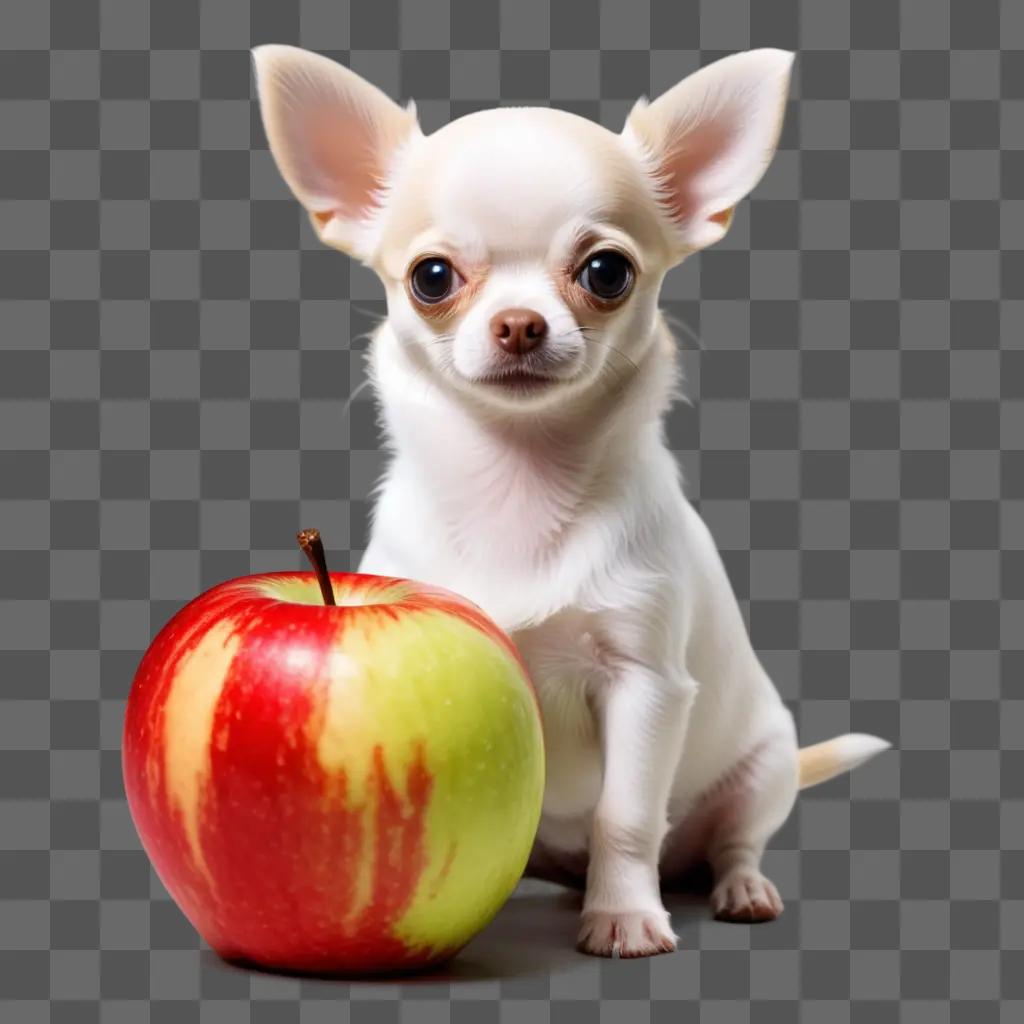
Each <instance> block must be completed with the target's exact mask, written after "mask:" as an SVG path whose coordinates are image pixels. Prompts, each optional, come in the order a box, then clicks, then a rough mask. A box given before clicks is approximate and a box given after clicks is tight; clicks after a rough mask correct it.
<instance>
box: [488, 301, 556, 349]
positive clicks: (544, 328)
mask: <svg viewBox="0 0 1024 1024" xmlns="http://www.w3.org/2000/svg"><path fill="white" fill-rule="evenodd" d="M547 334H548V322H547V320H545V319H544V317H542V316H541V315H540V313H538V312H536V311H535V310H532V309H503V310H501V311H500V312H498V313H495V314H494V316H492V317H491V337H492V338H493V339H494V341H495V343H496V344H498V345H500V346H501V347H502V348H503V349H504V350H505V351H506V352H511V353H512V355H516V356H521V355H525V354H526V353H527V352H532V351H533V350H534V349H535V348H536V347H537V346H538V345H539V344H540V343H541V342H542V341H543V340H544V339H545V338H546V337H547Z"/></svg>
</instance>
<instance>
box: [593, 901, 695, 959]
mask: <svg viewBox="0 0 1024 1024" xmlns="http://www.w3.org/2000/svg"><path fill="white" fill-rule="evenodd" d="M676 939H677V936H676V934H675V933H674V932H673V931H672V927H671V925H670V923H669V916H668V913H667V912H666V911H664V910H661V911H657V912H654V911H650V910H628V911H619V912H616V911H610V910H584V911H583V914H582V915H581V920H580V934H579V939H578V941H577V948H579V949H580V950H581V951H582V952H584V953H590V954H591V955H593V956H620V957H627V956H654V955H655V954H656V953H671V952H672V950H674V949H675V948H676Z"/></svg>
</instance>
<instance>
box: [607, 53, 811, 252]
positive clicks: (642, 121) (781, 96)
mask: <svg viewBox="0 0 1024 1024" xmlns="http://www.w3.org/2000/svg"><path fill="white" fill-rule="evenodd" d="M792 64H793V54H792V53H789V52H788V51H786V50H774V49H763V50H750V51H748V52H746V53H734V54H732V55H731V56H729V57H723V58H722V59H721V60H718V61H715V62H714V63H713V64H709V65H707V67H703V68H701V69H700V70H699V71H695V72H694V73H693V74H692V75H690V76H688V77H687V78H685V79H683V81H681V82H680V83H679V84H678V85H674V86H673V87H672V88H671V89H669V90H668V92H666V93H663V94H662V95H661V96H659V97H658V98H657V99H656V100H654V101H653V102H652V103H648V102H647V100H645V99H640V100H638V101H637V103H636V105H635V106H634V107H633V109H632V111H631V112H630V115H629V117H628V118H627V119H626V125H625V127H624V128H623V131H622V134H623V138H624V139H625V140H626V141H627V142H628V143H629V144H630V145H632V146H634V147H635V148H636V149H637V150H639V152H640V155H641V157H642V159H643V161H644V163H645V164H646V166H647V168H648V169H649V171H650V172H651V174H652V175H653V177H654V179H655V182H656V187H657V192H658V195H659V199H660V200H661V203H662V205H663V207H664V209H665V210H666V212H667V213H668V216H669V219H670V220H671V221H672V224H673V228H672V231H673V235H674V238H673V241H674V243H675V245H676V246H677V247H678V250H679V252H680V254H685V253H686V252H688V251H692V250H694V249H702V248H704V247H705V246H707V245H711V244H713V243H714V242H717V241H718V240H719V239H720V238H721V237H722V236H723V235H724V234H725V232H726V231H727V230H728V228H729V222H730V221H731V220H732V212H733V207H735V205H736V204H737V203H738V202H739V201H740V200H741V199H742V198H743V197H744V196H745V195H746V194H747V193H748V192H750V190H751V189H753V187H754V186H755V185H756V184H757V183H758V182H759V181H760V180H761V177H762V175H763V174H764V172H765V170H766V169H767V167H768V164H769V163H770V162H771V159H772V156H773V155H774V154H775V148H776V146H777V145H778V142H779V134H780V132H781V131H782V119H783V115H784V113H785V109H786V96H787V93H788V91H789V76H790V69H791V68H792Z"/></svg>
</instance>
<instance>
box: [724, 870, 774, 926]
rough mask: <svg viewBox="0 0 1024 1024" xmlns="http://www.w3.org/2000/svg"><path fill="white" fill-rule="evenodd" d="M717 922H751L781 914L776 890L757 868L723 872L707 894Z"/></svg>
mask: <svg viewBox="0 0 1024 1024" xmlns="http://www.w3.org/2000/svg"><path fill="white" fill-rule="evenodd" d="M711 909H712V910H713V911H714V912H715V917H716V918H718V920H719V921H737V922H740V923H743V924H753V923H755V922H758V921H774V920H775V918H777V917H778V916H779V914H781V913H782V900H781V898H780V897H779V891H778V889H776V888H775V886H774V885H772V883H771V882H770V881H769V880H768V879H767V878H765V877H764V875H762V874H761V872H760V871H752V870H748V869H745V868H740V869H738V870H736V871H731V872H729V874H727V875H726V876H725V877H724V878H723V879H722V880H721V881H720V882H719V883H718V884H717V885H716V886H715V888H714V890H713V891H712V893H711Z"/></svg>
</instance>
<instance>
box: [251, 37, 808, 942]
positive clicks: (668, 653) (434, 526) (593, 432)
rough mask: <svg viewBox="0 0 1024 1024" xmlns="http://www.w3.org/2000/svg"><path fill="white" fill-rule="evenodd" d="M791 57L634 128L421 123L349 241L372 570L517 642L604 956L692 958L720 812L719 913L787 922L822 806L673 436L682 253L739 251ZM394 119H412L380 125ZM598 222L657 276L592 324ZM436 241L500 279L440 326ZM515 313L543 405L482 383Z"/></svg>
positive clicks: (707, 80) (557, 840)
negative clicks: (805, 813)
mask: <svg viewBox="0 0 1024 1024" xmlns="http://www.w3.org/2000/svg"><path fill="white" fill-rule="evenodd" d="M286 49H288V48H282V47H276V48H274V51H275V52H274V59H275V61H276V66H278V67H280V65H281V63H282V61H283V62H284V63H285V64H286V65H288V68H289V69H290V70H289V71H288V73H286V74H284V76H283V77H284V79H285V80H287V81H289V82H291V83H295V82H300V83H301V82H303V81H307V80H308V78H309V77H310V76H312V77H313V78H314V79H315V78H316V76H317V75H319V74H322V73H324V68H323V66H322V64H319V63H316V64H315V65H312V66H311V65H308V63H306V62H305V58H304V57H303V56H302V51H294V50H288V52H287V53H284V54H282V52H281V51H283V50H286ZM256 59H257V66H259V63H260V54H259V52H258V51H257V55H256ZM791 59H792V55H791V54H785V53H782V52H781V51H774V50H772V51H755V52H753V53H750V54H742V55H736V56H734V57H731V58H727V59H726V60H723V61H721V62H719V63H718V64H716V65H714V66H713V68H714V70H712V69H704V70H703V71H702V72H699V73H698V74H697V75H694V76H693V79H694V80H695V81H694V82H691V84H690V85H689V86H687V87H686V88H684V87H683V86H678V87H676V89H674V90H671V91H670V92H669V93H668V94H666V96H664V97H662V98H661V99H659V100H657V101H655V102H654V103H653V104H650V105H647V104H645V103H640V104H638V106H637V108H635V110H634V114H633V116H631V118H630V121H629V123H628V124H627V126H626V129H625V131H624V132H623V134H622V135H615V134H613V133H611V132H608V131H606V130H605V129H603V128H601V127H599V126H597V125H595V124H593V123H591V122H588V121H586V120H584V119H582V118H578V117H575V116H574V115H571V114H568V113H565V112H562V111H557V110H551V109H524V108H501V109H497V110H490V111H484V112H480V113H476V114H472V115H469V116H467V117H464V118H460V119H458V120H457V121H454V122H452V123H451V124H449V125H447V126H445V127H444V128H442V129H440V130H439V131H437V132H435V133H433V134H431V135H427V136H424V135H422V134H421V133H419V132H418V131H416V132H410V133H409V134H408V137H407V139H406V140H405V142H404V143H403V144H402V148H401V152H400V155H399V156H396V157H395V160H394V162H393V165H392V167H391V170H390V171H389V175H388V179H387V181H386V183H385V184H384V186H383V194H386V197H387V199H386V202H384V203H383V205H382V206H381V208H380V210H379V214H378V215H377V216H376V217H375V228H374V233H373V236H372V237H373V243H372V245H371V246H370V251H362V252H360V251H359V250H358V249H357V248H356V243H351V244H349V245H347V247H346V251H349V252H354V253H355V254H356V255H359V256H360V258H363V259H364V260H365V261H366V262H367V263H368V264H369V265H370V266H372V267H373V268H374V269H375V270H376V271H377V272H378V274H379V275H380V277H381V279H382V281H383V282H384V285H385V287H386V289H387V295H388V308H389V319H388V321H387V322H385V323H384V324H383V325H382V326H381V327H380V329H379V330H378V331H377V332H376V335H375V337H374V340H373V345H372V348H371V352H370V373H371V377H372V381H373V384H374V387H375V390H376V393H377V396H378V399H379V401H380V404H381V408H382V412H383V423H384V426H385V430H386V439H387V444H388V446H389V447H390V449H391V451H392V453H393V459H392V461H391V463H390V465H389V467H388V471H387V474H386V476H385V477H384V479H383V480H382V481H381V484H380V488H379V497H378V500H377V502H376V505H375V508H374V512H373V522H372V537H371V540H370V544H369V547H368V549H367V551H366V553H365V555H364V557H363V560H362V563H361V565H360V567H359V568H360V571H362V572H369V573H378V574H383V575H396V576H407V577H412V578H417V579H422V580H426V581H430V582H431V583H435V584H440V585H443V586H446V587H448V588H450V589H452V590H454V591H457V592H459V593H461V594H464V595H465V596H467V597H469V598H470V599H472V600H473V601H475V602H477V603H478V604H479V605H480V606H481V607H482V608H483V609H485V610H486V611H487V612H488V613H489V614H490V615H491V616H492V617H493V618H494V619H495V620H496V621H497V622H498V623H499V624H500V625H501V626H502V627H504V628H505V629H506V630H507V631H508V632H509V633H511V635H512V636H513V638H514V640H515V642H516V644H517V645H518V647H519V649H520V650H521V652H522V654H523V657H524V659H525V661H526V663H527V665H528V666H529V668H530V672H531V676H532V678H533V681H534V683H535V685H536V687H537V691H538V695H539V698H540V702H541V705H542V711H543V717H544V725H545V742H546V749H547V788H546V793H545V798H544V814H543V818H542V821H541V824H540V829H539V832H538V850H542V849H543V850H544V851H546V852H547V855H549V856H550V857H553V858H554V859H555V860H556V861H557V860H559V859H560V858H563V857H564V858H565V859H566V861H567V862H568V861H571V860H572V859H573V858H578V857H580V856H582V857H584V858H585V860H586V861H587V862H588V867H587V890H586V898H585V902H584V915H583V922H582V928H581V935H580V942H581V945H582V947H583V948H584V949H586V950H588V951H590V952H594V953H604V954H608V953H611V952H613V951H618V952H619V953H621V954H622V955H642V954H646V953H653V952H658V951H660V950H663V949H668V948H672V946H673V945H674V942H675V937H674V935H673V933H672V931H671V926H670V923H669V921H668V916H667V914H666V913H665V911H664V909H663V907H662V903H661V898H660V895H659V877H658V872H659V864H662V865H664V864H665V863H666V858H667V857H668V853H669V851H668V850H667V848H666V849H663V843H664V841H665V837H666V834H667V833H668V831H669V830H670V829H672V828H677V827H681V823H685V822H687V821H689V820H691V819H692V820H694V821H696V820H697V818H698V817H699V816H700V814H702V813H705V812H706V811H707V808H711V810H710V811H707V813H705V816H710V820H711V821H712V824H713V826H714V827H713V828H711V829H710V830H709V832H708V834H707V838H706V841H704V840H702V841H701V843H700V844H699V845H700V848H699V849H697V850H696V851H695V852H696V853H698V854H700V855H702V856H707V857H709V858H710V859H711V861H712V865H713V868H714V869H715V872H716V877H717V881H718V886H717V888H716V895H715V899H714V903H715V906H716V909H718V910H719V911H720V912H722V913H725V914H729V915H731V916H743V915H744V914H746V913H757V912H758V908H760V911H761V912H764V913H766V914H767V913H777V910H778V908H776V905H775V904H776V902H777V894H774V889H773V888H772V887H771V886H770V883H767V882H766V880H764V879H762V877H761V875H760V872H759V870H758V860H759V857H760V853H761V850H762V849H763V846H764V843H765V842H766V841H767V839H768V838H769V837H770V835H771V833H772V832H773V831H774V830H775V829H777V828H778V826H779V825H780V824H781V823H782V822H783V821H784V820H785V817H786V815H787V814H788V813H789V810H790V808H791V807H792V804H793V801H794V799H795V796H796V791H797V775H798V773H797V743H796V736H795V731H794V726H793V721H792V718H791V716H790V714H789V712H788V711H787V709H786V708H785V706H784V705H783V703H782V701H781V699H780V698H779V695H778V693H777V691H776V690H775V688H774V686H773V685H772V683H771V681H770V680H769V679H768V677H767V675H766V674H765V671H764V669H763V668H762V666H761V664H760V662H759V660H758V658H757V656H756V654H755V653H754V651H753V649H752V648H751V645H750V642H749V639H748V637H747V633H746V630H745V628H744V623H743V619H742V616H741V614H740V610H739V607H738V605H737V602H736V599H735V596H734V595H733V592H732V589H731V587H730V585H729V581H728V578H727V576H726V573H725V570H724V568H723V565H722V562H721V559H720V557H719V555H718V553H717V551H716V549H715V546H714V543H713V541H712V538H711V536H710V534H709V532H708V530H707V528H706V527H705V525H704V523H703V522H702V521H701V520H700V518H699V517H698V516H697V514H696V513H695V511H694V510H693V508H692V507H691V505H690V504H689V503H688V502H687V500H686V498H685V497H684V495H683V491H682V486H681V479H680V473H679V469H678V465H677V463H676V460H675V458H674V456H673V455H672V453H671V451H670V450H669V449H668V447H667V445H666V443H665V438H664V435H663V426H662V420H663V415H664V413H665V411H666V409H667V408H668V405H669V403H670V402H671V400H672V398H673V397H674V396H676V395H677V394H678V387H679V382H680V374H679V368H678V365H677V360H676V352H675V348H674V345H673V344H672V341H671V338H670V336H669V334H668V330H667V328H666V325H665V323H664V321H663V319H662V317H661V314H660V313H659V312H658V308H657V299H658V291H659V288H660V285H661V281H662V278H663V276H664V274H665V272H666V271H667V270H668V269H669V268H670V267H671V266H672V265H673V263H675V262H678V260H679V258H680V253H681V251H682V250H683V249H687V248H690V249H692V248H694V247H696V246H697V243H700V244H706V243H707V241H708V240H709V239H713V237H720V235H721V234H722V233H723V232H724V230H725V227H724V226H723V225H725V226H727V223H728V217H727V216H725V217H719V216H717V215H718V214H719V213H721V212H722V211H727V210H728V209H729V208H731V206H732V205H733V204H734V203H735V202H737V201H738V200H739V199H740V198H741V197H742V194H743V193H745V192H746V191H748V190H749V189H750V188H752V187H753V185H754V184H756V182H757V180H758V179H759V177H760V175H761V174H762V173H763V171H764V168H765V166H766V165H767V163H768V160H769V159H770V156H771V152H772V150H773V149H774V146H775V144H776V141H777V138H778V130H779V123H778V111H779V110H780V109H781V106H782V103H783V101H784V99H785V91H786V87H787V83H788V72H789V66H790V62H791ZM348 74H350V73H348V72H346V75H348ZM347 81H348V79H347V78H346V82H347ZM684 85H685V83H684ZM290 88H293V91H294V86H290ZM315 91H316V94H317V95H318V96H321V97H322V96H323V95H324V94H325V92H329V90H324V89H320V90H315ZM342 92H343V90H341V89H340V88H339V89H337V90H336V91H335V94H336V95H340V94H341V93H342ZM366 99H367V94H361V101H365V100H366ZM339 102H342V103H344V102H345V101H344V100H341V101H339ZM378 102H381V103H382V104H390V103H391V101H389V100H387V99H386V98H383V97H382V98H381V99H380V100H379V101H378ZM264 103H265V104H266V100H264ZM392 106H394V105H393V104H392ZM397 109H398V108H397V107H395V110H397ZM264 116H265V117H267V116H268V115H267V112H266V109H265V111H264ZM394 116H395V113H394V110H389V109H387V107H384V109H382V110H381V111H380V112H379V114H376V115H375V114H374V113H373V111H370V114H369V115H368V116H365V117H363V119H362V121H361V122H360V123H361V124H367V123H371V124H372V123H374V122H375V121H387V120H388V119H389V118H392V117H394ZM771 117H774V118H775V121H774V123H768V124H767V125H766V123H765V120H766V119H767V118H771ZM341 120H342V121H344V122H345V123H350V122H351V115H350V114H346V115H345V116H344V117H343V118H342V119H341ZM268 134H269V135H270V136H271V145H272V149H274V151H275V156H276V157H277V159H278V161H279V162H281V163H282V164H283V165H284V166H286V167H294V166H303V167H308V165H309V159H308V154H307V155H306V156H304V157H303V158H302V159H301V160H300V159H299V158H297V157H296V156H295V155H294V154H290V153H288V152H286V151H281V149H282V147H287V146H289V145H293V144H296V143H295V142H294V140H293V139H291V138H290V137H288V135H287V133H284V132H282V131H269V132H268ZM392 135H393V133H392ZM688 139H690V140H692V139H700V140H702V141H701V143H700V145H701V146H702V147H703V149H702V150H701V154H702V155H701V159H700V160H699V161H698V164H699V166H698V165H697V164H695V167H696V170H695V172H694V173H695V174H697V175H698V177H697V179H696V180H697V184H699V188H697V187H696V186H695V188H694V190H692V191H693V196H695V197H696V198H693V196H691V199H692V201H691V199H688V200H687V202H689V205H688V206H687V205H686V204H685V203H682V202H676V203H674V204H673V202H672V195H670V194H669V191H668V190H670V189H671V188H672V187H674V186H673V185H672V182H673V181H676V182H678V174H677V175H676V177H675V178H673V177H672V175H671V174H670V173H669V172H668V171H666V168H668V169H669V170H671V168H673V167H675V168H677V169H678V167H679V166H680V162H679V161H680V159H681V158H680V152H683V153H685V152H686V147H687V144H688V142H687V140H688ZM708 140H710V142H709V141H708ZM716 146H718V147H719V148H718V149H716V148H715V147H716ZM327 149H330V147H327ZM684 162H685V161H684ZM327 170H328V172H329V171H330V169H329V168H328V169H327ZM313 177H314V178H315V180H322V179H324V178H325V177H326V178H327V179H330V177H331V175H330V173H327V174H326V175H324V174H319V175H314V176H313ZM297 194H299V198H300V199H302V198H303V196H302V194H301V193H297ZM677 198H678V197H677ZM585 229H589V230H591V231H592V232H595V233H596V235H597V237H598V238H599V239H600V240H602V242H606V241H613V242H614V243H615V244H617V245H618V246H619V247H620V248H622V249H623V250H624V251H625V252H626V253H627V254H629V255H630V257H631V258H632V260H633V262H634V264H635V266H636V267H637V279H636V284H635V287H634V289H633V292H632V293H631V295H630V296H629V298H628V299H627V300H626V301H625V302H624V303H623V304H622V305H621V307H620V308H619V309H618V310H616V311H615V312H613V313H609V314H603V315H593V314H592V313H588V311H587V310H585V309H583V308H574V306H573V302H572V300H571V299H567V298H566V297H565V295H564V294H563V293H561V292H560V291H559V288H558V287H557V275H558V268H559V267H560V266H561V265H562V264H564V263H565V261H566V260H567V259H570V258H571V257H572V254H573V252H574V249H573V244H574V241H575V240H577V239H578V238H579V233H580V232H581V231H583V230H585ZM361 237H362V238H363V241H364V242H366V239H367V238H369V237H370V236H369V235H363V236H361ZM328 241H330V239H328ZM366 244H369V243H366ZM428 251H429V252H432V253H433V252H437V251H440V252H442V253H446V254H449V255H450V256H451V258H452V260H453V262H454V263H455V264H456V266H457V267H458V268H459V269H460V270H461V269H462V267H469V268H471V269H470V270H469V271H467V274H468V276H469V277H470V278H472V279H473V281H474V282H475V287H476V288H477V291H476V293H475V294H474V296H473V301H472V304H471V305H470V306H469V307H468V308H467V309H465V310H464V311H463V312H462V313H461V315H460V316H459V317H458V318H457V320H456V321H454V322H452V323H449V324H446V325H444V326H440V327H439V326H438V325H436V324H434V323H431V322H430V321H429V319H428V318H426V317H424V316H422V315H421V314H420V312H419V311H418V310H417V309H416V308H415V307H414V305H413V303H412V302H411V301H410V299H409V298H408V296H407V294H406V291H405V285H404V279H405V275H406V273H407V271H408V268H409V267H410V266H411V265H412V264H413V263H414V262H415V260H416V258H417V255H418V254H421V253H424V252H428ZM508 306H526V307H529V308H531V309H534V310H536V311H538V312H540V313H541V314H542V315H543V316H544V317H545V318H546V319H547V321H548V323H549V325H550V327H551V337H550V339H549V341H548V342H547V343H546V345H544V346H542V350H541V351H539V352H538V353H537V354H531V356H530V357H528V358H529V359H530V360H533V359H536V360H539V361H540V362H537V363H534V362H531V366H534V367H535V368H537V367H542V368H543V369H544V370H546V371H548V372H551V373H553V374H555V375H556V376H558V377H559V378H560V383H558V384H557V385H555V386H553V387H551V388H549V389H547V390H544V391H541V392H539V393H537V394H533V395H530V396H529V397H525V396H515V395H511V394H506V393H496V392H495V390H494V389H493V387H490V388H489V387H487V386H482V385H480V384H478V383H475V379H476V378H477V377H479V376H482V375H486V374H488V373H491V372H493V371H494V369H495V368H497V367H499V366H501V365H504V360H505V356H504V354H503V353H502V352H500V351H499V350H498V348H497V346H495V345H494V344H493V342H492V341H491V339H490V338H489V336H488V331H487V323H488V320H489V319H490V317H491V316H492V315H493V314H494V313H495V312H497V311H498V310H501V309H503V308H505V307H508ZM723 801H724V802H723ZM719 807H721V808H722V809H721V810H719V809H718V808H719ZM683 831H685V828H683ZM673 842H674V840H673ZM773 894H774V895H773ZM745 899H746V900H748V902H747V903H744V902H743V901H744V900H745Z"/></svg>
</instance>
